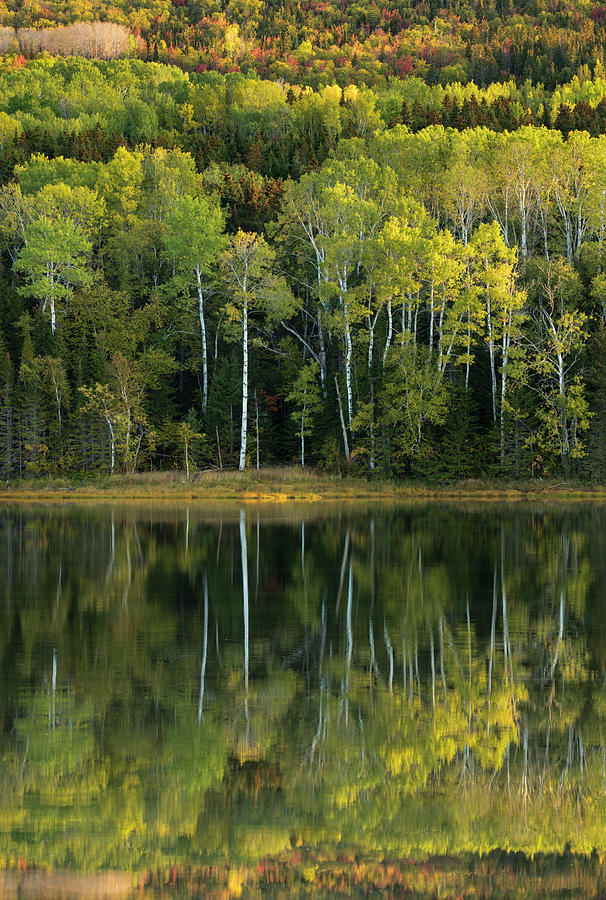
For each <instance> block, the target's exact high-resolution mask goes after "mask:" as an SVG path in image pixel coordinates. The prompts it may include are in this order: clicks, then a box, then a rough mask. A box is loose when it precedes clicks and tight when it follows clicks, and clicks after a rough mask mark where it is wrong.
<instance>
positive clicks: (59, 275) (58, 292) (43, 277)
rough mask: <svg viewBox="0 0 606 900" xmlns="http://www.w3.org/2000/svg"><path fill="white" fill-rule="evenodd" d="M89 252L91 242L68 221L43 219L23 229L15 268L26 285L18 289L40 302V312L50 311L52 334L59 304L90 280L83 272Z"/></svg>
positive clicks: (85, 269) (85, 272) (87, 273)
mask: <svg viewBox="0 0 606 900" xmlns="http://www.w3.org/2000/svg"><path fill="white" fill-rule="evenodd" d="M90 251H91V244H90V241H88V240H87V239H86V238H85V237H84V236H83V235H82V233H81V232H80V231H79V229H78V228H77V226H76V225H74V223H73V222H72V221H71V219H65V220H63V221H62V220H59V219H58V220H56V221H53V220H51V219H47V218H45V217H43V218H41V219H38V220H37V221H35V222H32V223H31V224H30V225H28V226H27V228H26V231H25V247H24V248H23V249H22V250H21V252H20V253H19V256H18V258H17V261H16V263H15V266H14V268H15V270H16V271H17V272H23V273H24V274H25V275H26V277H27V279H28V281H29V284H28V285H26V286H24V287H22V288H21V293H22V294H24V295H25V296H26V297H36V298H37V299H38V300H40V301H41V304H42V312H46V309H47V307H48V308H49V310H50V321H51V331H52V333H53V334H55V330H56V325H57V308H58V305H59V303H60V302H65V303H67V301H68V300H69V298H70V297H71V294H72V291H73V289H74V287H75V286H76V285H85V284H87V283H88V282H89V281H90V280H91V274H90V272H89V271H88V269H87V268H86V257H87V256H88V254H89V253H90Z"/></svg>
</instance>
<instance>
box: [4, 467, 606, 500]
mask: <svg viewBox="0 0 606 900" xmlns="http://www.w3.org/2000/svg"><path fill="white" fill-rule="evenodd" d="M179 500H180V501H188V502H205V503H208V502H213V501H221V502H225V501H235V502H239V503H277V504H279V503H292V502H304V503H320V502H322V501H332V502H335V501H337V502H344V501H348V502H371V501H386V500H389V501H392V502H398V503H399V502H414V501H459V500H465V501H469V500H474V501H478V502H497V501H501V502H518V501H529V500H531V501H541V500H550V501H551V500H555V501H577V502H578V501H580V502H583V501H585V502H606V485H605V486H591V485H583V484H579V483H575V482H566V481H561V480H560V481H556V480H550V481H548V480H545V481H508V482H499V481H497V480H496V479H494V480H493V479H486V480H479V479H475V480H466V481H460V482H453V483H447V484H427V483H423V482H390V481H380V480H377V481H368V480H365V479H362V478H353V477H347V478H338V477H337V476H331V475H327V474H324V473H318V472H317V471H315V470H309V471H303V470H300V469H297V468H294V467H292V468H285V469H276V468H274V469H260V470H247V471H245V472H238V471H228V470H224V471H212V472H205V473H200V474H199V475H197V476H196V477H195V478H194V479H192V480H190V481H188V480H187V478H186V476H185V473H180V472H153V473H140V474H136V475H113V476H99V477H98V478H96V479H87V480H86V481H81V480H79V479H77V478H73V479H71V478H41V479H22V480H19V481H15V482H13V483H12V484H11V483H6V484H3V485H0V501H2V502H5V503H6V502H34V501H44V502H51V501H55V502H74V501H77V502H82V501H93V502H99V501H111V502H121V501H138V502H141V501H147V502H167V501H168V502H170V501H173V502H174V501H179Z"/></svg>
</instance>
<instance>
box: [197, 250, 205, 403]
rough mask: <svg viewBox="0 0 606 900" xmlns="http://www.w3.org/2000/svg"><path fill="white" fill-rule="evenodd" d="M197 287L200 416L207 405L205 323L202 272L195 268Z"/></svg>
mask: <svg viewBox="0 0 606 900" xmlns="http://www.w3.org/2000/svg"><path fill="white" fill-rule="evenodd" d="M196 282H197V287H198V316H199V318H200V339H201V341H202V415H203V416H205V415H206V407H207V405H208V354H207V349H206V322H205V321H204V294H203V292H202V272H201V270H200V268H199V267H198V266H196Z"/></svg>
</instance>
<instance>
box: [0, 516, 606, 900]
mask: <svg viewBox="0 0 606 900" xmlns="http://www.w3.org/2000/svg"><path fill="white" fill-rule="evenodd" d="M0 548H1V551H0V552H1V553H2V558H3V565H2V567H1V569H0V870H1V869H4V870H5V872H4V875H2V874H0V894H2V893H4V894H6V895H8V894H11V891H12V892H13V893H15V894H16V892H17V890H21V893H22V895H24V896H28V895H32V896H33V895H35V896H46V897H50V896H51V895H53V896H55V895H56V896H62V897H63V896H76V895H78V896H79V895H81V896H93V895H94V896H110V895H112V896H118V894H120V891H121V892H122V893H121V894H120V895H126V894H128V893H129V892H130V890H131V887H132V885H133V884H136V883H137V882H138V883H139V887H140V888H141V887H146V888H147V889H148V890H149V891H150V892H152V893H153V894H154V896H157V894H158V892H159V891H163V890H166V891H168V892H169V893H170V895H171V896H175V895H177V894H179V895H181V894H183V895H188V896H191V895H192V894H193V895H194V896H212V897H214V896H216V897H228V896H243V897H258V896H260V894H263V895H265V894H267V895H268V896H275V897H286V896H332V895H334V893H335V892H337V891H342V892H344V893H350V894H355V893H356V892H358V891H370V892H373V891H376V892H378V893H389V895H395V896H399V895H401V894H403V893H406V892H408V894H407V896H410V895H412V896H415V897H433V896H436V897H437V896H440V897H451V896H452V897H455V896H465V897H479V896H491V897H505V896H507V897H518V896H520V897H522V896H524V897H526V896H534V895H535V890H536V891H538V886H540V890H541V892H542V896H544V897H549V896H556V895H558V896H559V895H560V892H561V891H567V892H568V893H567V894H566V895H567V896H575V897H577V896H578V897H588V896H597V895H598V894H599V893H600V891H602V890H603V886H604V884H605V883H606V868H605V867H604V866H603V864H602V856H603V854H604V852H605V851H606V506H599V505H570V506H564V505H562V506H558V505H553V506H545V507H539V506H536V505H535V506H523V505H515V506H514V505H500V506H498V507H497V506H489V505H477V506H464V505H456V506H455V505H453V506H438V505H415V506H411V507H406V506H401V505H400V506H393V507H392V506H389V505H386V504H376V505H373V506H355V505H352V506H343V507H341V508H338V507H331V506H329V505H326V506H321V505H316V506H304V505H297V506H292V507H288V506H284V507H272V506H266V507H261V508H256V507H254V506H247V507H246V508H240V507H238V506H225V507H220V506H216V505H215V506H212V507H207V506H203V505H191V506H190V507H189V508H184V507H182V506H181V507H176V506H175V507H172V506H168V505H164V506H161V505H150V504H148V505H133V504H131V505H116V506H110V505H104V506H98V507H97V506H90V505H89V506H78V505H65V506H63V505H53V506H43V505H39V506H38V505H29V506H22V507H21V506H6V507H5V508H4V509H3V510H2V512H1V513H0ZM42 870H45V871H46V873H47V874H46V875H45V877H47V879H48V878H51V879H52V877H55V876H54V875H53V873H58V875H57V876H56V877H59V876H60V877H61V878H63V879H64V881H63V882H58V881H55V882H53V881H52V880H50V881H48V880H47V882H46V883H45V884H46V887H44V885H43V886H42V887H41V886H40V884H41V882H40V878H41V877H42V874H41V871H42ZM66 870H67V873H66ZM49 871H50V872H51V874H50V875H49V874H48V873H49ZM70 873H71V874H70ZM124 873H127V874H124ZM72 876H73V877H72ZM70 877H72V881H71V882H70V881H69V878H70ZM2 879H4V881H3V880H2ZM36 879H38V881H36ZM65 879H67V881H65ZM78 879H80V880H79V881H78ZM95 879H96V880H95ZM108 879H110V880H111V879H113V881H112V882H111V883H112V884H113V885H114V888H111V887H110V888H108V887H107V885H108V884H109V880H108ZM61 885H63V886H61ZM66 885H67V886H66ZM74 885H75V887H74ZM28 891H29V894H28ZM70 891H71V893H70ZM104 891H106V893H105V894H104V893H103V892H104ZM95 892H96V893H95Z"/></svg>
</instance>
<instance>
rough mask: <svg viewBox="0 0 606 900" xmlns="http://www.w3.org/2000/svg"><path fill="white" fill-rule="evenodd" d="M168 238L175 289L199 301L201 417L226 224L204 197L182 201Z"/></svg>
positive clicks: (215, 207) (170, 225)
mask: <svg viewBox="0 0 606 900" xmlns="http://www.w3.org/2000/svg"><path fill="white" fill-rule="evenodd" d="M167 225H168V232H167V234H166V238H165V242H164V244H165V248H166V254H167V256H168V257H169V259H170V260H172V262H173V263H174V266H175V270H176V274H175V278H173V287H175V288H176V289H177V290H180V291H182V292H184V293H185V296H186V297H189V296H190V293H191V290H192V288H193V290H194V292H195V296H196V301H197V313H198V322H199V325H200V352H201V356H202V415H206V408H207V405H208V339H207V327H206V315H205V308H204V306H205V300H206V297H207V296H208V293H209V287H208V279H209V275H210V271H211V267H212V265H213V263H214V262H216V261H217V260H218V257H219V254H220V252H221V250H222V249H223V247H224V245H225V239H224V236H223V229H224V227H225V221H224V218H223V214H222V212H221V210H220V209H219V207H218V206H217V204H215V203H212V202H211V201H209V200H207V199H206V198H204V197H190V196H188V195H185V196H183V197H181V198H180V200H179V201H178V204H177V206H176V208H175V210H174V212H173V213H172V214H171V215H170V216H169V218H168V221H167Z"/></svg>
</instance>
